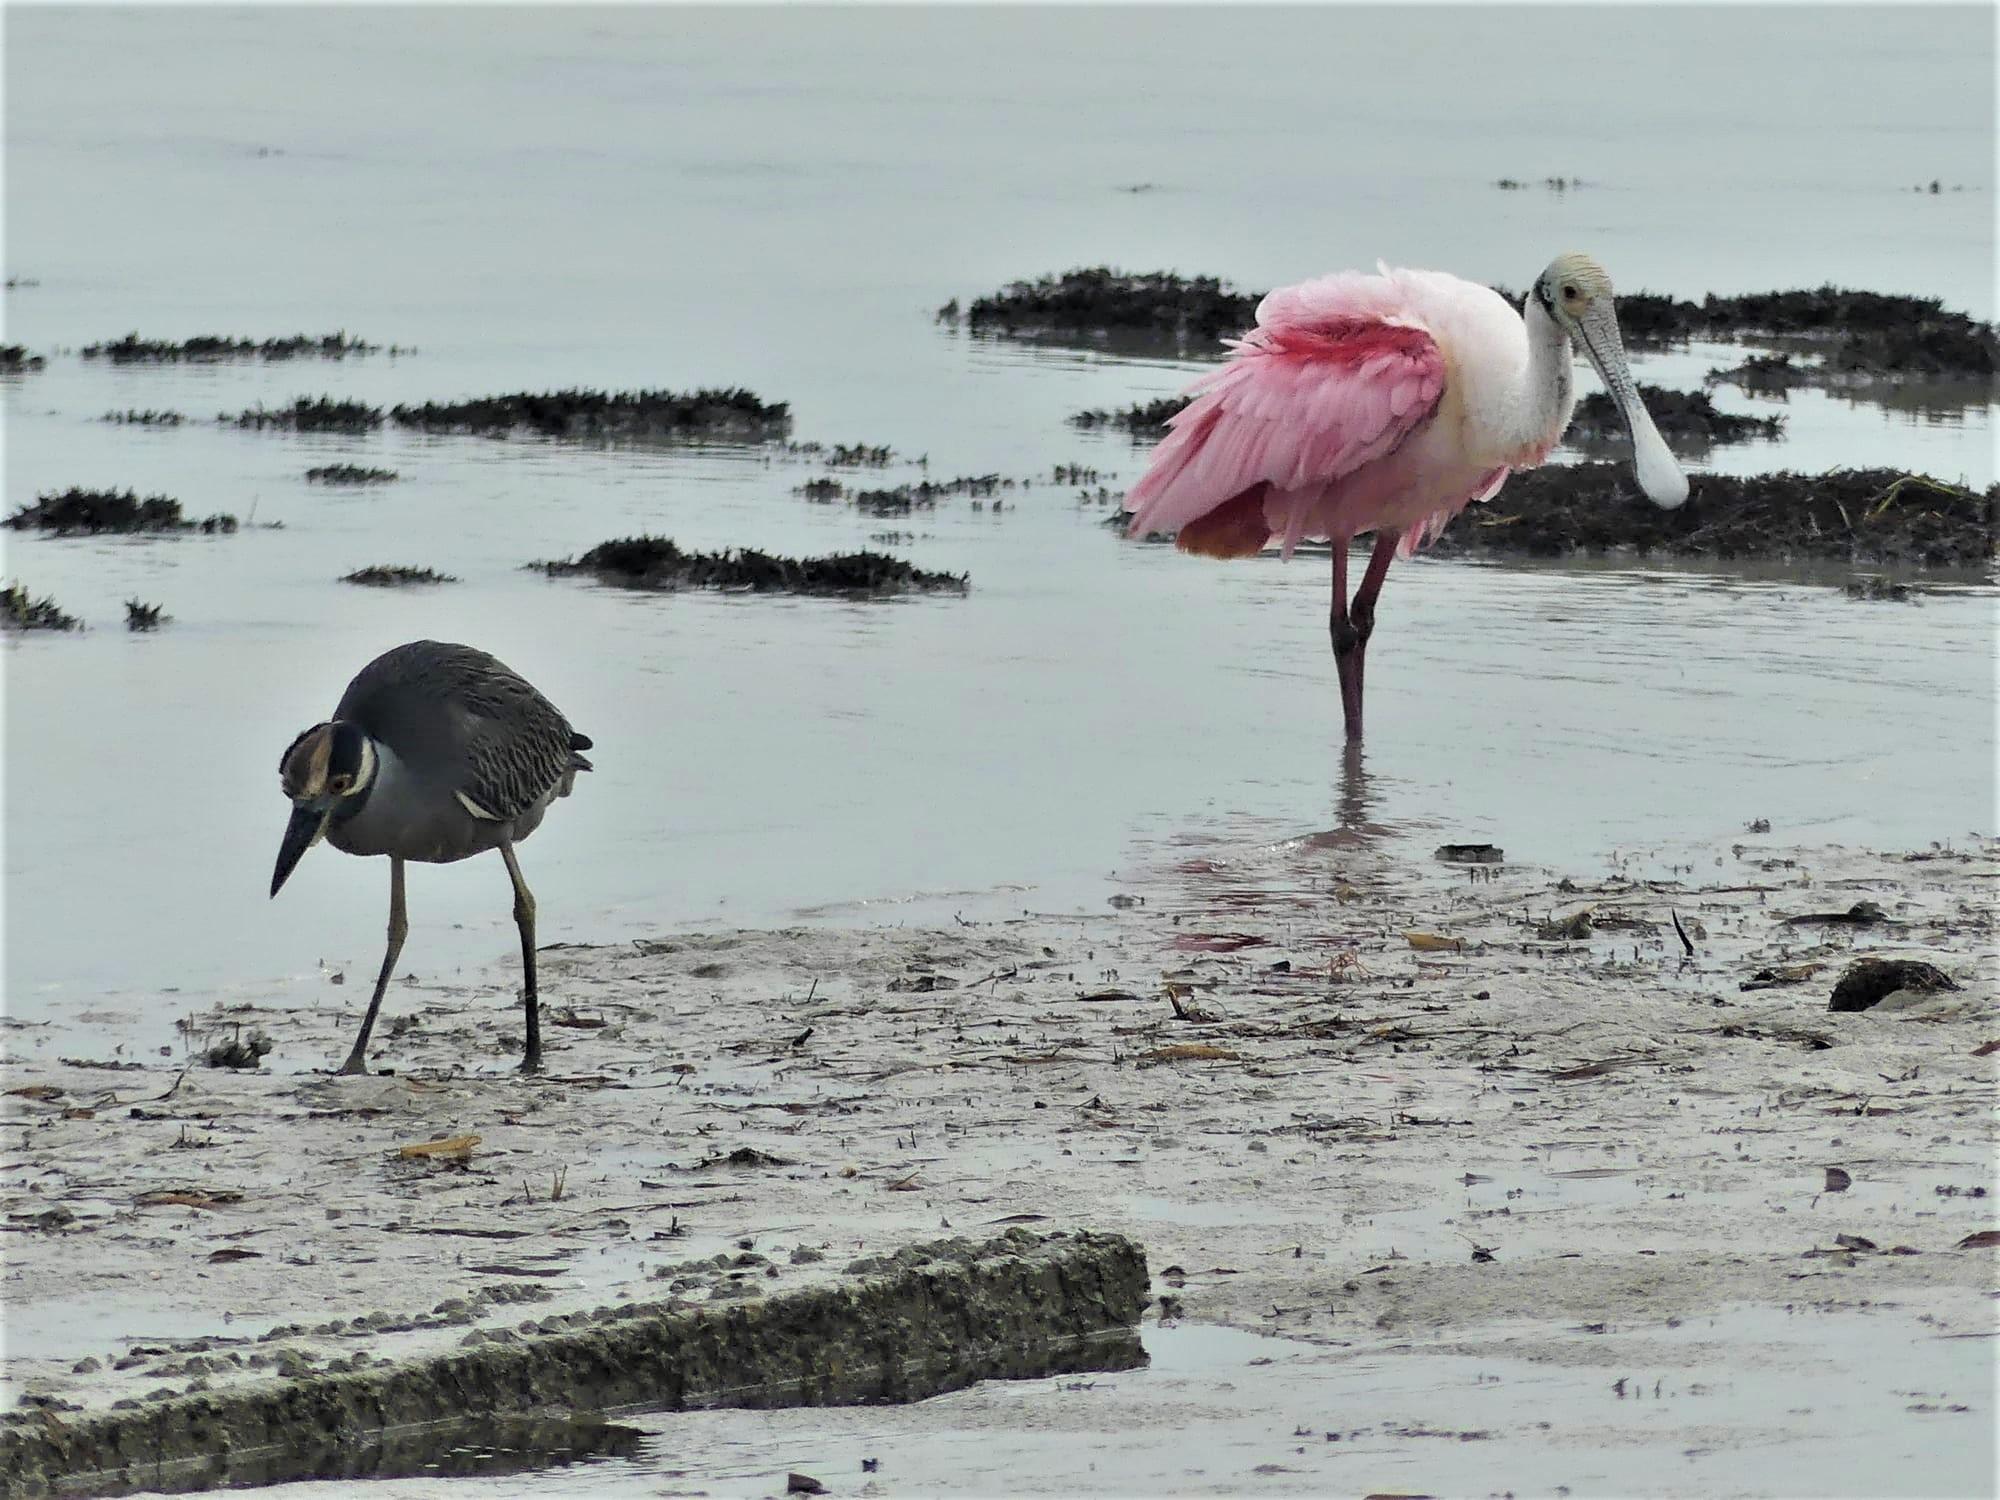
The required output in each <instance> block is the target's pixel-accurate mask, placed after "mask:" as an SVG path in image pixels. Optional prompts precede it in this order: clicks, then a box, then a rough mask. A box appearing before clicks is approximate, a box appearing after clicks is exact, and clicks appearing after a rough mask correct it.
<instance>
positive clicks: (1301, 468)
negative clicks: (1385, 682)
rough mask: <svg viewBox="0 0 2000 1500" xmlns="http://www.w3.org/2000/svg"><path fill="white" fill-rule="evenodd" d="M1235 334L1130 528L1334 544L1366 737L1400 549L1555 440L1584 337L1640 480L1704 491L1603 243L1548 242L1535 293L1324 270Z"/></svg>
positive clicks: (1338, 616) (1273, 299)
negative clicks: (1632, 329) (1657, 408)
mask: <svg viewBox="0 0 2000 1500" xmlns="http://www.w3.org/2000/svg"><path fill="white" fill-rule="evenodd" d="M1232 342H1233V344H1234V352H1233V353H1232V354H1231V356H1230V358H1229V360H1228V361H1227V362H1226V363H1225V364H1224V365H1222V367H1221V368H1220V369H1217V370H1214V371H1212V372H1210V373H1209V374H1206V375H1204V376H1202V377H1201V378H1200V379H1199V380H1197V381H1196V382H1195V383H1194V384H1193V385H1192V386H1190V387H1189V390H1190V391H1191V392H1194V393H1198V394H1196V395H1195V399H1194V400H1193V401H1190V402H1189V403H1188V404H1187V405H1186V406H1185V407H1183V408H1182V409H1181V410H1180V411H1179V412H1178V413H1176V414H1175V416H1174V418H1173V420H1172V422H1171V423H1170V424H1169V425H1170V426H1171V427H1172V429H1173V430H1172V432H1171V433H1169V434H1168V435H1167V436H1166V437H1165V438H1163V439H1161V441H1160V444H1159V446H1158V447H1156V448H1155V449H1154V450H1153V456H1152V459H1151V462H1150V464H1149V465H1148V467H1147V469H1146V472H1145V474H1144V475H1143V476H1142V477H1141V478H1140V480H1139V482H1138V483H1137V484H1135V485H1133V486H1132V489H1131V492H1130V493H1129V494H1128V495H1127V496H1126V497H1125V508H1126V509H1127V510H1128V511H1131V512H1133V516H1132V523H1131V528H1130V534H1131V535H1133V536H1144V535H1146V534H1147V533H1148V532H1152V531H1177V532H1178V533H1179V535H1178V537H1177V543H1178V545H1179V547H1180V549H1181V551H1183V552H1192V553H1196V554H1198V555H1200V556H1204V557H1253V556H1255V555H1256V554H1257V553H1259V552H1261V551H1263V550H1264V548H1265V547H1266V546H1267V545H1268V544H1269V543H1271V542H1273V541H1275V542H1277V543H1278V544H1279V546H1280V548H1281V549H1282V550H1283V553H1284V555H1285V556H1286V557H1290V556H1291V555H1292V549H1293V548H1294V547H1296V546H1297V545H1298V543H1299V542H1300V541H1302V540H1305V539H1307V538H1317V539H1324V540H1325V541H1327V542H1329V543H1331V544H1332V550H1333V608H1332V610H1331V611H1330V613H1329V615H1328V619H1327V626H1328V632H1329V634H1330V635H1331V636H1332V638H1333V655H1334V663H1335V666H1336V668H1337V669H1338V671H1339V674H1340V700H1341V709H1342V712H1343V714H1344V716H1345V718H1346V720H1347V738H1348V739H1349V740H1350V741H1352V740H1358V739H1360V738H1361V687H1362V671H1363V667H1364V665H1365V662H1366V656H1367V651H1368V637H1369V635H1370V634H1371V633H1372V632H1373V630H1374V628H1375V598H1376V595H1377V594H1379V593H1380V592H1381V589H1382V579H1383V576H1384V575H1385V574H1386V573H1387V572H1388V571H1389V562H1390V560H1391V559H1392V558H1394V557H1397V556H1398V555H1401V556H1405V557H1407V556H1408V555H1409V554H1410V553H1412V552H1414V551H1416V549H1417V548H1419V547H1421V546H1423V545H1424V544H1425V543H1426V542H1428V541H1430V540H1431V539H1432V538H1434V537H1435V536H1436V535H1437V534H1438V533H1439V532H1440V531H1443V530H1444V528H1445V524H1446V523H1447V522H1448V521H1450V520H1451V518H1452V517H1453V516H1455V515H1457V514H1458V513H1459V512H1460V511H1462V510H1464V509H1465V507H1466V506H1468V505H1470V504H1472V503H1473V502H1474V501H1476V500H1485V499H1488V498H1489V497H1491V496H1492V495H1493V494H1494V492H1495V491H1497V490H1498V489H1499V488H1500V486H1501V485H1502V484H1504V483H1506V480H1507V475H1508V474H1509V472H1511V471H1512V470H1514V469H1532V468H1535V467H1536V466H1537V465H1539V464H1541V463H1542V462H1543V461H1545V460H1546V459H1547V458H1548V456H1549V452H1550V450H1551V449H1553V448H1554V447H1555V445H1556V444H1557V443H1558V442H1559V441H1561V439H1562V435H1563V431H1564V429H1565V428H1567V427H1568V426H1569V418H1570V412H1571V409H1572V408H1573V407H1575V405H1576V389H1575V386H1574V385H1573V383H1572V381H1571V378H1570V362H1571V351H1572V349H1573V348H1574V349H1576V350H1580V351H1581V352H1582V353H1583V354H1584V356H1585V357H1587V358H1588V359H1589V360H1590V362H1591V364H1592V365H1593V366H1595V367H1596V370H1597V374H1598V378H1599V379H1600V380H1602V381H1603V382H1604V385H1605V388H1606V389H1607V390H1609V391H1610V392H1611V397H1612V399H1613V400H1614V401H1616V402H1617V403H1618V408H1619V410H1620V412H1622V413H1623V415H1624V417H1625V423H1626V426H1627V427H1628V428H1629V429H1630V431H1631V434H1632V462H1633V467H1634V469H1635V470H1636V471H1637V474H1638V479H1639V488H1640V489H1642V490H1644V491H1645V492H1646V495H1647V497H1648V498H1649V499H1650V500H1652V502H1653V503H1654V504H1655V505H1658V506H1661V507H1663V508H1665V509H1668V510H1671V509H1673V508H1674V507H1675V506H1678V505H1679V504H1681V502H1682V501H1684V500H1686V499H1687V497H1688V482H1687V478H1686V476H1684V475H1683V474H1682V473H1681V471H1680V466H1679V465H1678V464H1676V463H1675V462H1674V460H1673V455H1672V454H1670V453H1668V451H1667V445H1666V444H1665V443H1664V442H1663V441H1661V439H1660V434H1659V429H1657V428H1656V427H1654V425H1653V419H1652V418H1651V417H1650V416H1649V415H1647V412H1646V408H1645V405H1644V403H1643V402H1641V401H1640V399H1639V392H1638V388H1637V387H1636V386H1635V385H1634V384H1633V382H1632V374H1631V371H1630V369H1629V368H1628V367H1627V366H1626V363H1625V347H1624V344H1623V342H1622V341H1621V340H1620V338H1619V335H1618V314H1617V310H1616V306H1615V304H1614V301H1613V298H1612V293H1611V278H1610V277H1609V276H1607V275H1606V274H1605V272H1604V268H1603V267H1602V266H1600V265H1599V264H1598V263H1597V262H1596V261H1594V260H1592V259H1591V258H1590V257H1589V256H1587V255H1577V254H1569V255H1559V256H1557V257H1556V258H1555V260H1553V261H1551V262H1550V263H1549V266H1548V268H1547V269H1546V270H1544V271H1543V272H1542V274H1541V275H1540V276H1538V277H1537V278H1536V279H1535V285H1534V288H1533V290H1531V291H1530V292H1529V293H1528V295H1527V297H1526V298H1525V299H1524V300H1523V302H1522V306H1521V310H1520V311H1519V312H1516V311H1514V309H1513V308H1512V307H1510V306H1508V305H1507V303H1506V301H1505V300H1504V299H1503V298H1502V297H1501V296H1500V294H1499V293H1497V292H1495V291H1493V290H1492V289H1491V288H1490V287H1484V286H1481V285H1479V284H1478V283H1476V282H1471V281H1463V280H1460V279H1459V278H1458V277H1456V276H1451V275H1447V274H1446V273H1445V272H1442V271H1407V270H1393V271H1392V270H1390V269H1389V268H1388V267H1387V266H1384V267H1382V269H1381V274H1380V275H1376V276H1370V275H1367V274H1365V273H1363V272H1359V271H1343V272H1340V273H1338V274H1336V275H1332V276H1322V277H1320V278H1319V279H1318V280H1316V281H1306V282H1301V283H1300V284H1299V285H1297V286H1287V287H1279V288H1278V290H1276V291H1275V292H1272V293H1271V294H1270V295H1268V296H1267V297H1265V298H1264V300H1263V301H1262V302H1261V303H1259V304H1258V306H1257V326H1256V327H1255V328H1253V329H1251V330H1250V332H1249V333H1247V334H1245V335H1244V336H1243V337H1242V338H1241V339H1237V340H1234V341H1232ZM1364 532H1373V533H1374V534H1375V541H1374V546H1373V548H1372V550H1371V551H1370V552H1369V554H1368V568H1367V571H1366V572H1365V573H1364V574H1363V575H1362V579H1361V582H1360V584H1359V585H1358V586H1357V587H1356V588H1355V590H1354V597H1353V600H1352V602H1351V603H1350V601H1349V599H1348V595H1347V547H1348V544H1349V543H1350V542H1352V541H1353V540H1354V538H1355V537H1357V536H1359V535H1361V534H1362V533H1364Z"/></svg>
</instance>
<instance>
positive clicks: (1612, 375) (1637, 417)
mask: <svg viewBox="0 0 2000 1500" xmlns="http://www.w3.org/2000/svg"><path fill="white" fill-rule="evenodd" d="M1530 295H1531V296H1532V297H1533V298H1534V299H1535V300H1536V301H1537V302H1539V303H1540V304H1541V306H1542V311H1544V312H1545V313H1547V314H1548V315H1549V317H1550V318H1551V319H1553V320H1554V322H1555V325H1556V326H1557V327H1558V328H1560V329H1561V330H1562V331H1563V332H1564V333H1566V334H1567V335H1569V340H1570V342H1571V343H1572V344H1574V345H1576V346H1577V347H1578V348H1579V349H1581V350H1583V352H1584V356H1585V357H1586V358H1587V359H1589V361H1590V362H1591V364H1592V365H1593V366H1595V367H1596V370H1597V377H1598V379H1600V380H1602V381H1603V382H1604V388H1605V389H1606V390H1607V391H1609V392H1610V393H1611V399H1612V400H1613V401H1616V402H1617V403H1618V410H1619V411H1620V412H1621V413H1623V414H1624V417H1625V425H1626V427H1627V428H1628V429H1630V431H1631V433H1632V466H1633V468H1634V470H1635V471H1636V472H1637V473H1638V476H1639V488H1640V489H1642V490H1644V491H1645V492H1646V496H1647V498H1648V499H1650V500H1651V501H1652V502H1653V503H1654V504H1655V505H1658V506H1660V507H1662V508H1663V509H1666V510H1673V509H1674V508H1675V507H1677V506H1678V505H1680V504H1681V503H1682V502H1683V501H1685V500H1686V499H1687V497H1688V482H1687V476H1686V475H1685V474H1683V473H1682V472H1681V467H1680V465H1679V464H1677V463H1675V462H1674V456H1673V454H1671V453H1669V452H1668V451H1667V445H1666V442H1665V440H1664V439H1663V438H1661V436H1660V429H1659V428H1657V427H1655V426H1654V425H1653V418H1652V414H1651V413H1649V412H1648V411H1647V410H1646V403H1645V402H1643V401H1641V400H1640V399H1639V390H1638V387H1637V386H1636V385H1634V384H1633V381H1632V371H1631V368H1630V367H1629V366H1628V365H1627V364H1626V363H1625V341H1624V340H1623V339H1622V338H1620V337H1619V334H1618V310H1617V308H1616V306H1615V305H1614V302H1613V299H1612V295H1611V278H1610V277H1609V276H1608V275H1606V274H1605V271H1604V267H1602V266H1600V265H1599V264H1598V263H1597V262H1596V261H1594V260H1592V259H1591V258H1590V257H1589V256H1588V255H1581V254H1578V253H1576V252H1575V251H1572V252H1570V253H1569V254H1567V255H1558V256H1557V257H1556V258H1555V259H1554V260H1552V261H1550V262H1549V268H1548V269H1547V270H1546V271H1544V272H1542V274H1541V276H1540V277H1538V278H1537V279H1536V281H1535V289H1534V291H1533V292H1532V293H1530Z"/></svg>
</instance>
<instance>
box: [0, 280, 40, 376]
mask: <svg viewBox="0 0 2000 1500" xmlns="http://www.w3.org/2000/svg"><path fill="white" fill-rule="evenodd" d="M10 284H11V283H10ZM47 363H48V361H47V360H46V359H44V358H43V357H42V356H41V355H39V354H30V353H29V352H28V350H27V349H26V347H25V346H23V345H21V344H0V375H26V374H28V373H30V372H31V371H34V370H39V369H41V368H42V367H43V366H44V365H46V364H47Z"/></svg>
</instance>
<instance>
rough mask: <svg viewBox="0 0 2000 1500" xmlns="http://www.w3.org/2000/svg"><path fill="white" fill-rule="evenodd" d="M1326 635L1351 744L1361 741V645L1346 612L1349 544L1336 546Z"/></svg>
mask: <svg viewBox="0 0 2000 1500" xmlns="http://www.w3.org/2000/svg"><path fill="white" fill-rule="evenodd" d="M1326 628H1327V634H1328V635H1330V636H1331V637H1332V638H1333V665H1334V669H1335V670H1336V671H1338V672H1339V673H1340V711H1341V713H1342V714H1343V715H1344V716H1345V718H1346V719H1347V738H1348V740H1349V742H1350V743H1351V742H1352V741H1355V740H1358V739H1360V738H1361V645H1362V641H1363V639H1364V638H1363V636H1362V635H1361V633H1360V632H1359V631H1358V630H1356V629H1355V628H1354V621H1353V619H1352V618H1351V616H1350V615H1349V613H1348V608H1347V543H1346V542H1344V541H1341V540H1340V539H1338V538H1335V540H1334V542H1333V608H1332V609H1330V610H1329V611H1328V612H1327V617H1326Z"/></svg>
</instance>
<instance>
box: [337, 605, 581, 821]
mask: <svg viewBox="0 0 2000 1500" xmlns="http://www.w3.org/2000/svg"><path fill="white" fill-rule="evenodd" d="M335 715H336V717H338V718H351V719H354V720H356V721H357V722H358V723H360V724H361V725H362V726H363V727H364V728H366V729H367V730H368V732H369V733H370V734H372V735H374V736H375V737H376V738H377V739H379V740H381V741H382V742H383V743H384V744H386V745H388V746H389V748H390V749H392V750H394V751H395V752H396V754H397V755H398V756H399V757H400V758H401V759H402V760H403V761H404V762H405V764H407V765H409V766H410V767H411V768H412V769H414V770H417V771H419V772H420V773H421V774H425V775H427V776H430V777H433V778H435V779H437V780H439V781H442V782H444V783H445V784H447V785H449V786H450V787H451V788H452V790H454V791H455V792H457V793H459V795H460V800H461V801H462V802H466V803H468V804H470V806H469V807H468V808H467V810H468V811H470V812H472V813H473V815H474V816H475V817H487V818H492V819H496V820H500V821H505V820H507V819H510V818H516V817H519V816H520V815H521V814H522V813H524V812H526V811H527V810H528V809H529V808H530V807H532V806H534V804H535V803H536V802H538V801H540V800H541V799H542V798H543V797H545V796H547V795H548V794H549V793H550V792H551V791H553V790H555V788H556V787H557V786H558V785H559V784H560V783H561V782H562V781H563V779H564V778H565V777H567V776H569V775H570V774H571V773H572V772H573V771H575V770H576V769H578V767H577V765H576V761H577V760H578V759H579V757H577V756H576V754H575V751H574V748H573V746H574V743H575V741H576V740H577V739H579V738H580V736H578V735H577V734H576V732H575V731H574V730H572V729H571V728H570V726H569V721H568V720H567V719H565V718H564V717H563V716H562V714H561V712H560V711H558V710H557V708H556V706H555V705H554V704H553V703H551V702H549V700H548V699H546V698H544V697H543V696H542V695H541V694H540V693H539V692H537V691H536V690H535V688H534V686H533V685H532V684H530V683H529V682H528V681H527V679H526V678H524V677H522V676H520V674H518V673H516V672H514V671H512V670H510V669H509V668H508V667H507V666H505V665H504V664H503V663H501V662H500V661H498V660H496V659H495V658H494V657H492V656H490V655H488V654H487V653H486V652H484V651H480V650H477V649H475V648H474V647H471V646H456V645H450V644H446V643H443V642H439V641H412V642H411V643H410V644H409V645H407V646H398V647H397V648H396V649H395V650H393V651H390V652H387V653H386V654H384V655H382V656H380V657H378V658H376V660H374V661H373V662H370V663H369V664H368V665H367V666H366V667H364V668H363V669H362V670H361V673H360V675H358V676H357V677H356V678H355V679H354V681H353V682H352V683H351V684H349V686H348V689H347V693H346V695H345V696H344V697H343V698H342V699H341V702H340V707H339V708H338V709H337V710H336V711H335Z"/></svg>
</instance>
